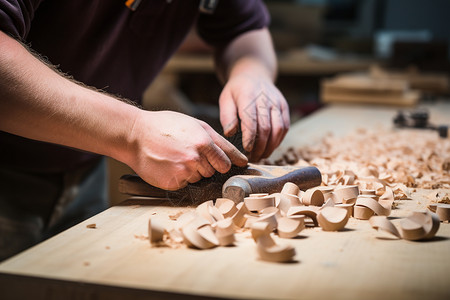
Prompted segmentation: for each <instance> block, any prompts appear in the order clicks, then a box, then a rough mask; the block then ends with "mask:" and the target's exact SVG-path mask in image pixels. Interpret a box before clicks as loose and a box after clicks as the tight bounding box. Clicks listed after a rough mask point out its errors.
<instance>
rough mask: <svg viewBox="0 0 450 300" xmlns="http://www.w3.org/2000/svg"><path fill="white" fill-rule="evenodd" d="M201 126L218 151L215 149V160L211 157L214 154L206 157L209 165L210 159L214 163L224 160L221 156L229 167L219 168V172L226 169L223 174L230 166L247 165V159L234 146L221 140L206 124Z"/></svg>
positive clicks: (223, 139)
mask: <svg viewBox="0 0 450 300" xmlns="http://www.w3.org/2000/svg"><path fill="white" fill-rule="evenodd" d="M202 125H203V126H204V128H205V130H206V132H207V133H208V134H209V136H210V137H211V139H212V140H213V142H214V144H215V145H216V147H217V149H219V150H220V151H217V149H216V151H217V152H218V153H217V154H216V155H217V157H215V158H214V156H213V155H212V154H214V152H211V153H210V154H211V155H210V156H209V157H207V159H208V161H209V162H210V163H211V159H213V160H214V161H215V160H216V159H219V160H221V159H224V158H223V157H222V156H221V155H222V154H223V155H224V156H225V158H226V160H227V161H229V162H230V164H229V165H223V166H222V167H220V168H221V170H224V169H227V170H225V171H224V172H227V171H228V170H229V169H230V168H231V164H234V165H236V166H240V167H244V166H246V165H247V163H248V159H247V157H246V156H245V155H244V154H242V153H241V152H240V151H239V150H238V149H237V148H236V147H235V146H233V144H231V143H230V142H229V141H227V140H226V139H225V138H223V137H222V136H221V135H220V134H218V133H217V132H216V131H215V130H214V129H212V128H211V126H209V125H208V124H206V123H202ZM211 165H212V166H213V167H214V169H216V170H217V171H219V172H221V171H220V170H218V169H217V168H216V166H215V165H213V164H212V163H211ZM224 172H221V173H224Z"/></svg>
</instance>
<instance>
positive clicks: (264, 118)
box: [251, 105, 272, 162]
mask: <svg viewBox="0 0 450 300" xmlns="http://www.w3.org/2000/svg"><path fill="white" fill-rule="evenodd" d="M257 112H258V114H257V119H258V128H257V135H256V141H255V146H254V147H253V151H252V153H251V161H254V162H257V161H259V160H260V159H261V157H262V154H263V153H264V151H265V150H266V145H267V141H268V140H269V138H270V134H271V130H270V129H271V127H272V125H271V112H270V109H267V108H266V106H265V105H258V106H257Z"/></svg>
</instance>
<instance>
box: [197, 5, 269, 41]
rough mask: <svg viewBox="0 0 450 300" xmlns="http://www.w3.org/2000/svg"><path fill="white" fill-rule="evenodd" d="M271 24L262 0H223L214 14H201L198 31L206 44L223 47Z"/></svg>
mask: <svg viewBox="0 0 450 300" xmlns="http://www.w3.org/2000/svg"><path fill="white" fill-rule="evenodd" d="M269 23H270V16H269V12H268V11H267V8H266V6H265V5H264V3H263V2H262V1H261V0H245V1H242V0H221V1H219V2H218V4H217V7H216V9H215V11H214V12H213V13H212V14H205V13H201V14H200V16H199V18H198V22H197V30H198V33H199V35H200V37H202V38H203V39H204V40H205V42H207V43H208V44H210V45H212V46H214V47H222V46H224V45H226V44H227V43H228V42H230V41H231V40H232V39H234V38H235V37H236V36H238V35H240V34H242V33H244V32H247V31H250V30H255V29H261V28H263V27H266V26H268V25H269Z"/></svg>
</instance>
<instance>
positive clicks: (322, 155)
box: [264, 129, 450, 200]
mask: <svg viewBox="0 0 450 300" xmlns="http://www.w3.org/2000/svg"><path fill="white" fill-rule="evenodd" d="M287 153H289V160H286V159H285V158H281V159H279V160H276V161H270V160H266V161H264V163H267V164H277V165H287V164H290V165H296V166H304V165H305V162H306V163H307V164H309V165H313V166H316V167H317V168H318V169H319V170H320V171H321V173H322V177H323V184H324V185H344V184H347V183H348V182H351V181H352V180H354V183H355V184H357V185H359V188H360V189H379V188H381V185H383V186H386V185H388V186H392V187H395V188H396V189H395V190H394V193H395V199H396V200H398V199H406V198H407V197H409V195H408V192H407V189H406V188H425V189H438V188H447V189H448V188H450V171H449V169H450V166H449V165H450V138H447V139H443V138H440V137H439V136H438V135H437V134H436V132H434V131H431V130H408V129H401V130H388V129H377V130H373V131H368V130H365V129H359V130H356V131H355V132H353V133H351V134H349V135H347V136H344V137H334V136H332V135H328V136H326V137H325V138H323V139H322V141H321V142H319V143H316V144H314V145H311V146H307V147H303V148H300V149H293V148H291V149H288V151H287ZM294 156H295V159H293V157H294ZM294 161H295V162H294ZM353 176H354V179H353ZM346 180H347V183H345V181H346ZM399 189H400V190H399Z"/></svg>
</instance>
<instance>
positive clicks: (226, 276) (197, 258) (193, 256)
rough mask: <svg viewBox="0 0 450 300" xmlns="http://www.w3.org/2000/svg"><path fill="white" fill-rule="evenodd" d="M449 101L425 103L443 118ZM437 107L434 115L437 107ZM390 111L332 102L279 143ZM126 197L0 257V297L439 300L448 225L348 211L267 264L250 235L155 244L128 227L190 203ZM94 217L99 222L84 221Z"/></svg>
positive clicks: (385, 119) (401, 213)
mask: <svg viewBox="0 0 450 300" xmlns="http://www.w3.org/2000/svg"><path fill="white" fill-rule="evenodd" d="M449 108H450V106H449V105H448V104H446V103H442V104H437V106H435V107H434V108H433V110H430V112H431V114H432V116H435V117H436V119H435V121H436V122H442V123H445V121H447V122H448V115H449V114H448V113H447V112H449V111H450V110H449ZM435 111H436V112H437V113H436V114H435V113H434V112H435ZM394 114H395V110H394V109H391V108H390V109H387V108H381V107H375V106H358V107H356V106H345V105H344V106H330V107H327V108H326V109H324V110H322V111H320V112H318V113H317V114H314V115H312V116H311V117H308V118H305V119H304V120H302V121H301V122H299V123H297V124H295V125H294V126H293V127H292V130H291V132H290V133H289V134H288V137H287V141H285V142H284V144H283V147H288V146H292V145H296V146H298V147H300V146H301V145H302V144H303V145H306V144H308V143H311V142H314V140H318V139H319V138H320V136H323V135H324V134H326V133H327V132H329V131H332V132H333V133H334V134H336V135H343V134H345V133H347V132H349V131H351V130H353V129H354V128H355V127H360V126H361V127H365V128H373V127H374V126H379V125H381V126H390V122H391V118H392V116H393V115H394ZM427 193H429V190H418V191H417V192H415V193H413V195H412V198H413V199H412V200H402V201H401V202H400V204H399V209H396V210H393V214H392V216H393V217H394V222H398V221H399V219H395V218H397V217H398V218H399V217H405V216H407V215H408V214H409V213H410V212H411V211H413V210H417V209H424V208H425V206H426V204H427V201H428V200H427V199H426V197H425V195H426V194H427ZM170 204H171V203H170V202H161V201H155V200H152V199H130V200H128V201H127V202H125V203H123V204H121V205H119V206H114V207H112V208H110V209H108V210H106V211H104V212H102V213H100V214H98V215H96V216H94V217H92V218H91V219H89V220H86V221H84V222H82V223H80V224H78V225H76V226H74V227H72V228H70V229H69V230H67V231H65V232H63V233H61V234H59V235H57V236H55V237H53V238H51V239H49V240H47V241H45V242H43V243H41V244H39V245H36V246H35V247H33V248H31V249H29V250H27V251H25V252H23V253H21V254H19V255H17V256H15V257H13V258H11V259H9V260H7V261H5V262H3V263H1V264H0V291H1V295H2V299H24V298H30V297H33V298H34V299H62V298H63V297H64V298H66V297H73V298H76V299H93V298H95V299H120V298H124V297H125V296H126V297H127V298H129V299H144V298H146V299H149V298H154V299H168V298H173V299H178V298H183V297H187V298H192V297H204V298H212V297H216V298H248V299H299V298H302V299H318V298H319V299H324V298H333V299H361V298H364V299H380V298H393V299H425V298H426V299H445V298H449V296H450V289H449V288H448V274H447V273H448V270H449V269H450V259H449V258H448V249H450V224H441V227H440V229H439V231H438V233H437V236H436V237H435V238H434V239H432V240H431V241H427V242H411V241H404V240H395V239H391V238H389V237H388V236H386V235H384V234H382V233H378V232H376V231H375V230H373V229H372V228H371V227H370V225H369V223H368V221H359V220H355V219H350V221H349V223H348V225H347V226H346V227H347V229H346V230H345V231H343V232H324V231H322V230H321V229H320V228H314V229H306V230H304V231H302V232H301V234H300V236H299V237H298V238H296V239H292V240H280V241H279V242H280V243H281V242H286V243H290V244H292V245H293V246H294V247H295V248H296V251H297V256H296V261H294V262H292V263H287V264H274V263H268V262H264V261H260V260H258V259H257V258H256V249H255V244H254V242H253V240H252V239H251V238H250V234H249V233H248V234H242V235H239V236H238V242H237V246H236V247H220V248H215V249H212V250H206V251H200V250H194V249H188V248H182V249H170V248H152V247H151V246H150V244H149V243H148V241H145V240H141V239H139V238H136V237H135V235H138V236H139V235H141V234H146V230H147V222H148V219H149V218H150V217H152V218H160V219H161V220H163V221H164V222H168V224H170V222H172V221H170V220H169V218H168V215H170V214H175V213H176V212H178V211H180V210H183V211H188V210H191V209H193V208H190V207H184V208H180V207H173V206H170ZM92 223H95V224H96V229H91V228H87V227H86V226H87V225H88V224H92Z"/></svg>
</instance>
